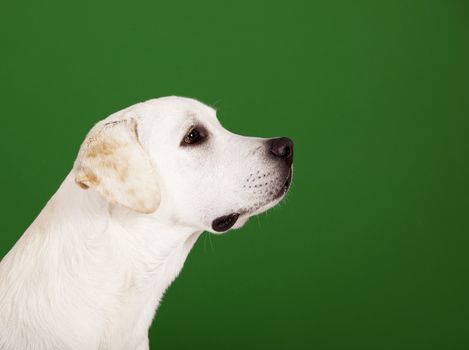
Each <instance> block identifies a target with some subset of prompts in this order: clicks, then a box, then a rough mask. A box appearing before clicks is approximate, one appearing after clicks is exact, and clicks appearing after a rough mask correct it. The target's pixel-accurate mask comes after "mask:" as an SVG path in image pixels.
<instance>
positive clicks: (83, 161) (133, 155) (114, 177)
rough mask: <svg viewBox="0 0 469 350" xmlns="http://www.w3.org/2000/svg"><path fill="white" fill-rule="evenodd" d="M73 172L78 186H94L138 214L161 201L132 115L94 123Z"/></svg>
mask: <svg viewBox="0 0 469 350" xmlns="http://www.w3.org/2000/svg"><path fill="white" fill-rule="evenodd" d="M74 172H75V182H76V183H77V184H78V185H79V186H80V187H81V188H83V189H88V188H94V189H96V190H97V191H98V192H99V193H100V194H101V195H102V196H103V197H104V198H106V199H107V200H108V201H109V202H112V203H118V204H121V205H123V206H125V207H127V208H129V209H133V210H135V211H138V212H141V213H152V212H154V211H155V210H156V209H157V208H158V206H159V204H160V190H159V187H158V184H157V180H156V172H155V169H154V167H153V165H152V164H151V162H150V159H149V157H148V156H147V154H146V153H145V151H144V150H143V148H142V146H141V144H140V142H139V141H138V135H137V124H136V121H135V119H133V118H130V119H123V120H116V121H108V122H106V121H104V122H101V123H98V124H96V125H95V126H94V127H93V128H92V129H91V130H90V132H89V133H88V135H87V136H86V138H85V141H84V142H83V144H82V145H81V148H80V151H79V153H78V157H77V159H76V161H75V165H74Z"/></svg>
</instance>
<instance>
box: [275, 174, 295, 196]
mask: <svg viewBox="0 0 469 350" xmlns="http://www.w3.org/2000/svg"><path fill="white" fill-rule="evenodd" d="M291 178H292V169H291V168H289V169H288V172H287V178H286V179H285V182H284V183H283V185H282V186H281V188H280V190H279V191H278V192H277V194H276V195H275V197H274V199H278V198H280V197H282V196H283V195H284V194H285V193H287V191H288V189H289V188H290V184H291Z"/></svg>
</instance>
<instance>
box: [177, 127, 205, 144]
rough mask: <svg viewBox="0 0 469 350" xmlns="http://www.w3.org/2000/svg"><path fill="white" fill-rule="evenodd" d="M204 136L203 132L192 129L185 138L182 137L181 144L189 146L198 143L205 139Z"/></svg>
mask: <svg viewBox="0 0 469 350" xmlns="http://www.w3.org/2000/svg"><path fill="white" fill-rule="evenodd" d="M205 136H206V133H205V131H204V130H202V129H199V128H196V127H194V128H192V129H191V130H190V131H189V132H188V133H187V135H186V136H184V139H183V140H182V144H186V145H191V144H195V143H199V142H201V141H202V140H203V139H204V138H205Z"/></svg>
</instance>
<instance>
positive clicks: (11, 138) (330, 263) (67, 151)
mask: <svg viewBox="0 0 469 350" xmlns="http://www.w3.org/2000/svg"><path fill="white" fill-rule="evenodd" d="M0 40H1V43H0V45H1V46H0V47H1V52H0V63H1V65H0V96H1V97H0V98H1V124H0V125H1V138H0V146H1V151H0V152H1V153H0V156H1V164H2V165H1V170H2V171H1V172H0V183H1V184H2V200H1V201H0V212H1V225H2V229H1V232H0V256H3V255H4V254H6V252H7V251H8V250H9V249H10V248H11V247H12V245H13V244H14V242H15V241H16V240H17V239H18V238H19V236H20V235H21V234H22V232H23V231H24V230H25V229H26V228H27V226H28V225H29V224H30V223H31V222H32V220H33V219H34V218H35V217H36V215H37V214H38V213H39V211H40V210H41V208H42V207H43V206H44V204H45V203H46V201H47V200H48V199H49V198H50V196H51V195H52V194H53V193H54V192H55V190H56V189H57V188H58V186H59V184H60V183H61V181H62V179H63V178H64V177H65V175H66V174H67V173H68V171H69V170H70V168H71V166H72V163H73V161H74V159H75V156H76V154H77V151H78V147H79V145H80V143H81V141H82V140H83V138H84V136H85V134H86V132H87V130H88V129H89V128H90V127H91V125H92V124H93V123H94V122H96V121H97V120H100V119H102V118H104V117H106V116H107V115H108V114H110V113H111V112H114V111H116V110H119V109H121V108H123V107H126V106H128V105H131V104H133V103H136V102H139V101H143V100H146V99H149V98H153V97H158V96H165V95H173V94H176V95H183V96H190V97H195V98H197V99H200V100H202V101H203V102H205V103H208V104H210V105H213V106H215V107H216V108H217V109H218V115H219V118H220V120H221V121H222V123H223V124H224V125H225V126H226V127H227V128H228V129H231V130H232V131H234V132H237V133H241V134H246V135H256V136H265V137H269V136H289V137H291V138H292V139H293V140H294V141H295V147H296V148H295V152H296V153H295V176H294V180H293V186H292V189H291V193H290V194H289V195H288V198H287V199H286V200H285V201H284V202H283V204H282V205H280V206H279V207H278V208H276V209H273V210H271V211H270V212H268V213H267V214H263V215H261V216H260V217H259V218H253V219H251V220H250V222H249V223H248V224H247V225H246V226H245V227H244V228H242V229H241V230H238V231H233V232H230V233H228V234H226V235H223V236H208V235H207V234H206V233H205V234H204V235H202V236H201V238H200V239H199V241H198V242H197V244H196V246H195V247H194V249H193V251H192V252H191V254H190V256H189V258H188V260H187V262H186V265H185V267H184V269H183V271H182V273H181V275H180V276H179V278H178V279H177V280H176V281H175V283H174V284H173V285H172V286H171V288H170V289H169V290H168V292H167V293H166V296H165V297H164V300H163V303H162V305H161V307H160V309H159V312H158V315H157V317H156V321H155V322H154V324H153V326H152V328H151V332H150V342H151V348H152V349H188V348H191V349H198V348H200V349H202V348H203V349H220V348H221V349H241V348H242V349H361V350H363V349H469V300H468V294H469V273H468V272H469V249H468V248H469V212H468V211H469V185H468V182H469V181H468V180H469V166H468V155H469V141H468V139H469V121H468V119H469V4H468V2H467V1H412V0H403V1H325V0H324V1H304V2H302V1H296V0H292V1H288V2H274V1H251V2H247V1H246V2H243V1H229V2H225V1H191V2H179V1H169V0H168V1H165V2H162V1H133V2H131V1H127V2H123V1H107V2H98V1H75V2H68V3H65V2H63V1H50V0H46V1H9V2H2V4H1V5H0ZM71 317H72V315H71Z"/></svg>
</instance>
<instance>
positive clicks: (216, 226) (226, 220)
mask: <svg viewBox="0 0 469 350" xmlns="http://www.w3.org/2000/svg"><path fill="white" fill-rule="evenodd" d="M238 218H239V214H238V213H234V214H230V215H225V216H220V217H219V218H217V219H215V220H213V222H212V228H213V230H214V231H217V232H224V231H227V230H229V229H230V228H232V227H233V225H234V224H235V223H236V221H237V220H238Z"/></svg>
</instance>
